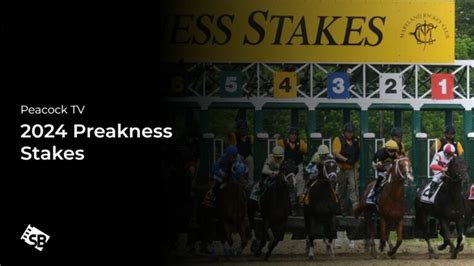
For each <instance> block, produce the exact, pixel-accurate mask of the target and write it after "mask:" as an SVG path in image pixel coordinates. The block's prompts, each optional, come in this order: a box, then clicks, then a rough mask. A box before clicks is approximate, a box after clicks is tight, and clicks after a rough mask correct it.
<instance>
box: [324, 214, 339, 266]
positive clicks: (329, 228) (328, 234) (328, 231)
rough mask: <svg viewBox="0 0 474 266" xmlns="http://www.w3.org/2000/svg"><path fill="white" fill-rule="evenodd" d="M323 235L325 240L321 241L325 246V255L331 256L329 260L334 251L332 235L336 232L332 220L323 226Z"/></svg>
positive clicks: (332, 256)
mask: <svg viewBox="0 0 474 266" xmlns="http://www.w3.org/2000/svg"><path fill="white" fill-rule="evenodd" d="M324 227H325V228H324V233H325V239H324V240H323V242H324V244H326V253H327V254H329V255H330V256H331V258H334V249H333V247H332V239H333V235H334V233H335V232H336V227H335V224H334V219H333V218H332V219H330V220H329V221H328V222H327V223H326V224H325V226H324Z"/></svg>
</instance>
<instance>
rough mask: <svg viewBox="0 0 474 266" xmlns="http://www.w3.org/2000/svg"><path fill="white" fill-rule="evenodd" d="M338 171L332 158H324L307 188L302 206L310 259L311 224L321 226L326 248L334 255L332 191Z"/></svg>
mask: <svg viewBox="0 0 474 266" xmlns="http://www.w3.org/2000/svg"><path fill="white" fill-rule="evenodd" d="M339 173H340V169H339V166H338V165H337V163H336V161H335V160H334V159H328V160H325V161H324V162H323V164H322V171H320V172H319V174H318V176H317V177H316V180H315V181H314V182H313V183H312V184H311V185H310V188H309V192H308V193H309V202H308V204H307V205H304V206H303V213H304V221H305V229H306V234H307V237H308V238H307V240H306V241H307V243H306V246H307V252H308V257H309V259H310V260H312V259H314V239H315V234H314V231H313V230H312V229H313V225H321V226H322V227H323V235H324V243H325V244H326V250H327V252H328V253H330V254H331V256H332V257H334V250H333V248H332V240H333V239H334V238H335V237H336V221H335V215H336V212H337V206H338V201H337V196H336V194H335V192H334V185H335V182H336V177H337V175H338V174H339Z"/></svg>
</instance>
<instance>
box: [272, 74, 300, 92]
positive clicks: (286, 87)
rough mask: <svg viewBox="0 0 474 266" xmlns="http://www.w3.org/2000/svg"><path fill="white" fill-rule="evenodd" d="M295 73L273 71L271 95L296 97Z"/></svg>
mask: <svg viewBox="0 0 474 266" xmlns="http://www.w3.org/2000/svg"><path fill="white" fill-rule="evenodd" d="M296 87H297V82H296V73H295V72H275V73H273V97H275V98H295V97H296V89H297V88H296Z"/></svg>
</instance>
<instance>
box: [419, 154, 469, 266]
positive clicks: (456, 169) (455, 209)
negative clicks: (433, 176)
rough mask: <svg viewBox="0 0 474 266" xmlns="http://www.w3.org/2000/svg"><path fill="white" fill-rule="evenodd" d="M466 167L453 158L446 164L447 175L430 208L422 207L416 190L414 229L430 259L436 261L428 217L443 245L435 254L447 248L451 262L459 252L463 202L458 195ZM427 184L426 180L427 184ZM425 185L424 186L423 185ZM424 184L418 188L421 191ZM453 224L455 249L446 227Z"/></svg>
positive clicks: (463, 162) (461, 236) (459, 159)
mask: <svg viewBox="0 0 474 266" xmlns="http://www.w3.org/2000/svg"><path fill="white" fill-rule="evenodd" d="M467 178H468V174H467V164H466V162H465V161H464V160H463V159H462V158H461V157H459V156H456V157H454V158H453V159H452V160H451V161H450V162H449V164H448V170H447V174H446V175H445V176H444V177H443V181H444V183H443V185H442V186H441V188H440V189H439V192H438V194H437V195H436V198H435V201H434V204H426V203H423V202H421V201H420V196H421V193H422V191H423V189H419V191H418V193H417V195H416V200H415V210H416V226H417V228H418V230H422V231H423V237H424V239H425V241H426V243H427V245H428V254H429V257H430V258H437V257H438V256H437V255H436V254H435V253H434V250H433V248H432V247H431V243H430V239H429V234H428V215H430V214H431V215H433V216H434V217H435V218H436V219H438V221H439V222H440V226H441V230H440V233H441V235H442V236H443V239H444V242H443V244H442V245H441V246H439V247H438V250H444V249H445V248H446V247H447V246H448V245H449V246H450V248H451V256H450V258H451V259H455V258H456V257H457V255H458V253H459V251H460V250H461V249H462V242H463V232H464V213H465V206H464V199H463V195H462V181H464V180H467ZM427 181H428V182H429V181H430V180H427ZM426 183H427V182H426ZM426 183H425V184H424V185H423V186H422V187H421V188H424V187H425V185H426ZM450 222H454V223H455V227H456V231H457V242H456V247H454V244H453V243H452V242H451V240H450V239H449V223H450Z"/></svg>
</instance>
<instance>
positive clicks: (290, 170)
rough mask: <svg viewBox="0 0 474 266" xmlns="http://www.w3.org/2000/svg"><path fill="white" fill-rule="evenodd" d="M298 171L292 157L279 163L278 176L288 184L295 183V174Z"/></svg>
mask: <svg viewBox="0 0 474 266" xmlns="http://www.w3.org/2000/svg"><path fill="white" fill-rule="evenodd" d="M297 173H298V167H297V166H296V163H295V161H293V160H292V159H288V160H285V161H284V162H283V163H282V164H281V165H280V176H282V177H283V178H284V180H285V181H286V182H287V183H288V184H290V183H293V185H296V184H295V182H296V179H295V175H296V174H297Z"/></svg>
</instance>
